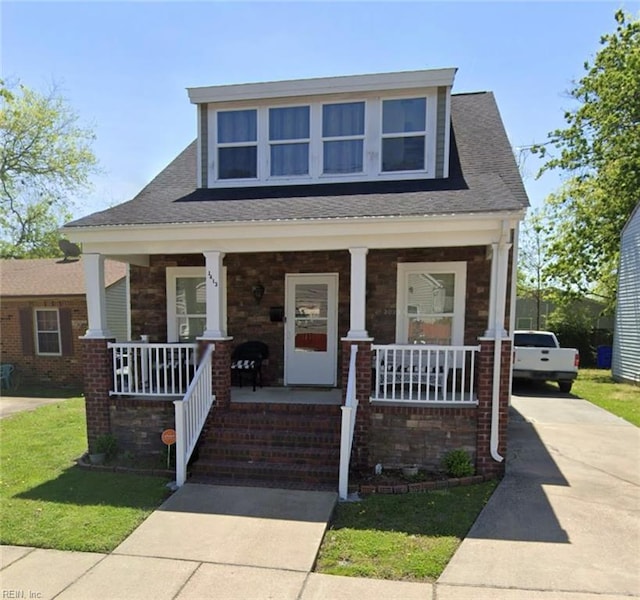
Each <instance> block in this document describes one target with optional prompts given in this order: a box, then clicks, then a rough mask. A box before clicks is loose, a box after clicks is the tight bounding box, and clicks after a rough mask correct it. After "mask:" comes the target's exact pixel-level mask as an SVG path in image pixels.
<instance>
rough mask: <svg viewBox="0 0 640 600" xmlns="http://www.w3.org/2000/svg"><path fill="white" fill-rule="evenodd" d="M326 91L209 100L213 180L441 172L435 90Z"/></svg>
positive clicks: (230, 182)
mask: <svg viewBox="0 0 640 600" xmlns="http://www.w3.org/2000/svg"><path fill="white" fill-rule="evenodd" d="M320 98H322V97H320ZM320 98H318V99H317V100H314V101H310V102H308V103H306V104H299V105H285V104H284V102H285V101H286V100H282V102H283V103H282V104H278V103H277V102H274V101H273V100H259V101H258V103H257V106H252V107H250V108H245V107H244V106H242V105H239V106H238V109H237V110H229V109H228V105H226V104H225V105H222V104H215V103H214V104H210V105H209V112H208V113H207V115H210V117H211V120H210V124H211V126H210V127H208V128H207V132H208V133H207V135H208V139H209V140H211V144H212V147H211V148H210V149H209V151H210V154H209V153H208V154H207V156H209V155H210V156H211V157H213V160H211V161H210V162H209V171H208V174H207V178H208V181H211V182H216V183H215V184H214V185H218V186H222V187H226V186H230V187H234V186H245V185H260V184H266V185H286V184H287V183H289V182H291V183H318V182H323V183H324V182H331V181H340V182H346V181H371V180H374V179H380V180H395V179H412V178H415V177H419V176H422V177H425V176H430V177H433V176H434V174H435V168H436V160H435V155H436V147H435V140H436V136H435V135H427V132H434V133H435V130H436V127H437V119H438V111H437V108H438V105H437V101H436V97H435V92H433V93H431V92H427V91H425V94H424V95H423V96H420V97H413V98H384V97H383V98H381V97H380V96H379V94H373V93H369V94H368V95H366V94H365V97H364V98H357V99H353V100H351V99H349V100H347V99H345V98H344V97H342V98H340V101H338V100H336V101H327V99H326V97H324V101H322V100H320ZM290 102H292V101H291V100H290ZM207 119H209V117H207ZM208 122H209V121H208Z"/></svg>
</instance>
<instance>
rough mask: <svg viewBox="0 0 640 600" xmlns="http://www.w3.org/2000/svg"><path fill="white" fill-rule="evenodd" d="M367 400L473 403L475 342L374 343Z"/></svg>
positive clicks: (474, 398) (474, 397) (477, 348)
mask: <svg viewBox="0 0 640 600" xmlns="http://www.w3.org/2000/svg"><path fill="white" fill-rule="evenodd" d="M371 349H372V351H373V365H372V366H373V370H374V385H373V390H372V393H371V400H373V401H376V402H403V403H413V404H425V403H435V404H463V405H470V404H472V405H473V404H477V398H476V392H475V374H476V373H475V369H476V354H477V352H478V351H479V350H480V347H479V346H437V345H425V344H386V345H380V344H374V345H372V347H371Z"/></svg>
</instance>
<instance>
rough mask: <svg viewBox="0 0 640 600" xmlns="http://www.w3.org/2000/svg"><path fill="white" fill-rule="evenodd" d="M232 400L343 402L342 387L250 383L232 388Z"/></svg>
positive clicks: (304, 402)
mask: <svg viewBox="0 0 640 600" xmlns="http://www.w3.org/2000/svg"><path fill="white" fill-rule="evenodd" d="M231 402H238V403H249V402H263V403H265V404H324V405H333V406H338V405H340V404H342V389H340V388H323V387H318V388H313V387H300V386H292V387H263V388H260V387H257V388H256V391H255V392H254V391H253V388H252V387H251V386H250V385H247V386H243V387H237V386H233V387H232V388H231Z"/></svg>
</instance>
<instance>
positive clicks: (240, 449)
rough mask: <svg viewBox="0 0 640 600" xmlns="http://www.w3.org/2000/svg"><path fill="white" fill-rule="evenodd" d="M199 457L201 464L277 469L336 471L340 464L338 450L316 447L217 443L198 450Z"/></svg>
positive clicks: (330, 447) (333, 447) (328, 447)
mask: <svg viewBox="0 0 640 600" xmlns="http://www.w3.org/2000/svg"><path fill="white" fill-rule="evenodd" d="M199 457H200V458H199V459H200V460H203V461H207V460H237V461H247V462H255V461H257V462H263V463H269V464H273V463H277V464H281V465H319V466H334V467H338V465H339V464H340V448H335V446H333V445H332V446H325V447H324V448H319V447H317V446H307V447H304V446H291V445H287V446H274V445H260V444H235V443H219V444H207V445H204V446H202V447H201V448H200V450H199Z"/></svg>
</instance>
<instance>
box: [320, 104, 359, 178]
mask: <svg viewBox="0 0 640 600" xmlns="http://www.w3.org/2000/svg"><path fill="white" fill-rule="evenodd" d="M363 153H364V102H349V103H345V104H325V105H324V106H323V107H322V156H323V161H322V165H323V168H322V172H323V173H361V172H362V170H363V162H362V157H363Z"/></svg>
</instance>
